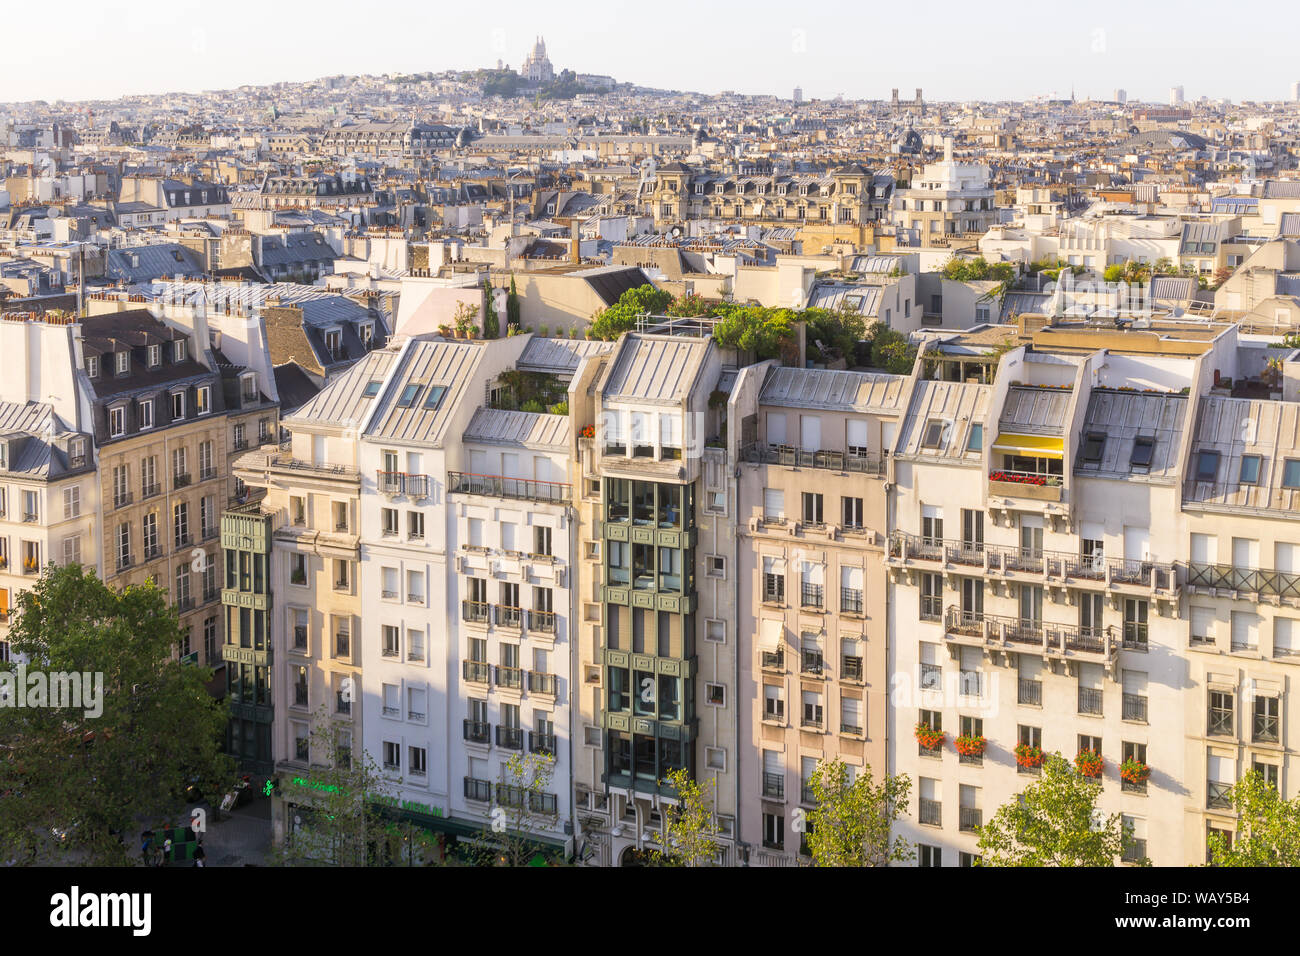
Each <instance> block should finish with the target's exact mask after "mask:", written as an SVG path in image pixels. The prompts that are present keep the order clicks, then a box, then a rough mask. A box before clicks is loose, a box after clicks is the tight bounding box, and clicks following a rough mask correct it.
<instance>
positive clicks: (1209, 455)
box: [1196, 451, 1219, 481]
mask: <svg viewBox="0 0 1300 956" xmlns="http://www.w3.org/2000/svg"><path fill="white" fill-rule="evenodd" d="M1218 474H1219V453H1218V452H1217V451H1203V452H1201V453H1200V454H1198V455H1197V456H1196V480H1197V481H1213V480H1214V479H1215V477H1216V476H1217V475H1218Z"/></svg>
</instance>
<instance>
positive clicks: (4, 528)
mask: <svg viewBox="0 0 1300 956" xmlns="http://www.w3.org/2000/svg"><path fill="white" fill-rule="evenodd" d="M94 471H95V462H94V456H93V454H92V450H91V441H90V436H89V435H88V434H86V433H85V432H77V431H74V430H72V429H70V428H69V427H68V426H67V424H65V423H64V422H63V421H62V420H61V419H60V418H59V416H58V415H57V414H56V413H55V411H54V409H53V407H52V406H51V405H49V404H47V403H43V402H9V401H5V402H0V661H8V660H9V659H10V652H9V639H8V632H9V625H10V622H11V618H10V613H11V609H12V608H13V607H14V606H15V605H16V604H17V602H18V595H19V594H20V593H21V592H22V591H24V590H27V589H28V588H30V587H31V585H32V583H33V582H34V581H35V580H36V578H37V577H38V576H39V575H40V573H41V570H42V568H44V567H45V565H46V564H49V563H51V562H53V563H56V564H72V563H77V564H80V563H82V562H83V561H85V562H86V563H88V564H91V565H92V566H93V565H94V561H95V555H96V554H97V551H98V547H97V541H96V522H95V516H96V512H97V501H96V498H95V492H96V485H95V480H94Z"/></svg>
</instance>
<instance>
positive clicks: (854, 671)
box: [840, 657, 862, 681]
mask: <svg viewBox="0 0 1300 956" xmlns="http://www.w3.org/2000/svg"><path fill="white" fill-rule="evenodd" d="M840 677H841V678H842V679H844V680H852V681H860V680H862V658H860V657H846V658H844V660H843V661H841V662H840Z"/></svg>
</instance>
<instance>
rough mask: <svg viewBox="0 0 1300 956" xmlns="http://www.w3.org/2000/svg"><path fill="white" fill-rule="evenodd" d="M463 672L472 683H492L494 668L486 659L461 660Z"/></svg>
mask: <svg viewBox="0 0 1300 956" xmlns="http://www.w3.org/2000/svg"><path fill="white" fill-rule="evenodd" d="M461 672H462V673H463V674H464V675H465V680H467V681H469V682H470V683H472V684H490V683H492V681H491V676H490V675H491V673H492V668H491V666H490V665H489V664H488V663H487V662H486V661H461Z"/></svg>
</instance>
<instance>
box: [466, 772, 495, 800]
mask: <svg viewBox="0 0 1300 956" xmlns="http://www.w3.org/2000/svg"><path fill="white" fill-rule="evenodd" d="M465 799H466V800H473V801H474V802H475V803H491V802H492V781H491V780H479V779H478V778H477V777H466V778H465Z"/></svg>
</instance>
